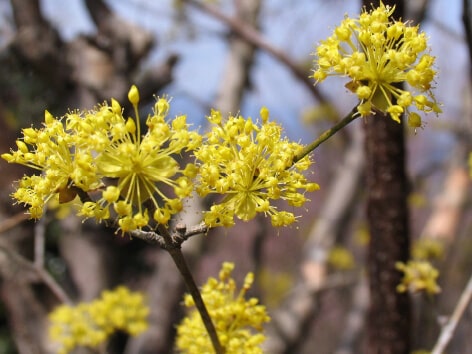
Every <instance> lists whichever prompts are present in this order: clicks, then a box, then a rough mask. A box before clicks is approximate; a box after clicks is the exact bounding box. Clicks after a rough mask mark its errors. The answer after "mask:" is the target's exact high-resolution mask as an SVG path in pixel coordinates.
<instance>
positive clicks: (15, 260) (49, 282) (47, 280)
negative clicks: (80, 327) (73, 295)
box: [0, 245, 72, 304]
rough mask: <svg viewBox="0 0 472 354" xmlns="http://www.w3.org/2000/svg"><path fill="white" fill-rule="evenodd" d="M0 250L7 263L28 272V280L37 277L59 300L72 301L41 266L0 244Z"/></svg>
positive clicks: (67, 302) (34, 279)
mask: <svg viewBox="0 0 472 354" xmlns="http://www.w3.org/2000/svg"><path fill="white" fill-rule="evenodd" d="M0 252H1V253H3V255H4V256H5V257H6V258H7V259H8V263H9V264H10V267H11V268H13V269H21V270H23V271H26V272H29V278H30V281H37V280H38V279H39V280H41V281H42V282H43V283H44V284H45V285H46V286H47V287H48V288H49V289H50V290H51V292H52V293H53V294H54V295H55V296H56V298H57V299H58V300H59V301H60V302H62V303H66V304H71V303H72V300H71V299H70V298H69V296H68V295H67V294H66V292H65V291H64V290H63V289H62V288H61V286H60V285H59V284H58V283H57V282H56V281H55V280H54V278H53V277H51V275H50V274H49V273H48V272H46V271H45V270H44V269H43V268H40V267H37V266H36V265H34V263H32V262H31V261H29V260H27V259H26V258H24V257H23V256H21V255H20V254H18V253H17V252H14V251H12V250H10V249H9V248H8V247H6V246H4V245H0ZM0 264H3V261H0ZM5 271H6V269H3V272H5ZM10 276H12V277H16V276H15V275H13V274H10ZM36 277H37V279H36ZM7 278H8V276H7ZM26 278H28V274H26Z"/></svg>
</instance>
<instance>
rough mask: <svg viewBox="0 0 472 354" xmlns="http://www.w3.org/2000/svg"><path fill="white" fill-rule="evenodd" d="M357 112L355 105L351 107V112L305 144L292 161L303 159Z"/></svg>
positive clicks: (356, 115) (349, 121)
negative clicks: (308, 143)
mask: <svg viewBox="0 0 472 354" xmlns="http://www.w3.org/2000/svg"><path fill="white" fill-rule="evenodd" d="M356 113H357V106H356V107H355V108H353V110H352V111H351V112H349V114H348V115H347V116H345V117H344V118H343V119H341V120H340V121H339V122H338V123H336V124H335V125H334V126H332V127H331V128H329V129H328V130H326V131H325V132H323V133H322V134H321V135H320V136H319V137H318V138H317V139H316V140H314V141H313V142H312V143H311V144H310V145H307V146H306V147H305V149H303V151H302V152H301V153H300V154H298V155H296V156H295V158H294V159H293V163H295V162H297V161H300V160H301V159H303V158H304V157H305V156H306V155H308V154H309V153H310V152H312V151H314V150H315V149H316V148H317V147H318V146H320V145H321V144H322V143H324V142H325V141H326V140H328V139H329V138H331V137H332V136H333V135H334V134H336V133H337V132H338V131H339V130H340V129H342V128H344V127H345V126H346V125H348V124H349V123H351V122H352V121H353V120H354V119H356V118H357V117H359V114H356Z"/></svg>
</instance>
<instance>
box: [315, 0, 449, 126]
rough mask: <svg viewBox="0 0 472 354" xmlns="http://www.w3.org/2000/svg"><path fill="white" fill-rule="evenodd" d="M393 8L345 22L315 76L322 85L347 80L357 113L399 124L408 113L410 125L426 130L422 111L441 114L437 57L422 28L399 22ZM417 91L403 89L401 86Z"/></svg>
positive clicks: (323, 50)
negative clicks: (436, 88)
mask: <svg viewBox="0 0 472 354" xmlns="http://www.w3.org/2000/svg"><path fill="white" fill-rule="evenodd" d="M394 9H395V8H394V7H390V6H388V5H387V6H385V5H384V4H382V3H381V4H380V6H379V7H378V8H376V9H372V10H371V11H369V12H367V10H365V9H364V11H363V12H362V14H361V15H360V16H359V18H358V19H352V18H349V17H346V18H345V19H344V20H343V21H342V23H341V24H340V25H339V26H338V27H336V28H335V30H334V32H333V34H332V35H331V36H330V37H329V38H328V39H326V40H324V41H322V42H321V44H320V45H319V46H318V47H317V49H316V53H315V54H316V56H317V58H316V60H315V70H314V74H313V77H314V79H315V80H316V81H317V82H321V81H323V80H324V79H326V77H327V76H336V75H337V76H346V77H348V78H350V79H351V81H350V82H349V83H347V84H346V87H347V88H348V89H349V90H351V91H352V92H354V93H355V94H356V95H357V97H358V98H359V100H360V103H359V105H358V107H357V110H358V112H359V114H360V115H361V116H368V115H370V114H371V112H372V111H373V109H377V110H379V111H381V112H383V113H388V114H389V115H390V117H391V118H392V119H393V120H395V121H397V122H400V115H401V114H402V113H406V114H407V117H408V123H409V125H410V126H412V127H414V128H417V127H421V125H422V122H421V117H420V116H419V114H418V113H417V112H414V111H412V108H416V110H417V111H423V112H426V113H428V112H434V113H436V114H438V113H441V109H440V108H439V105H438V104H437V102H436V99H435V97H434V95H433V93H432V90H431V89H432V85H433V83H434V78H435V76H436V71H435V70H434V69H433V64H434V61H435V58H434V57H433V56H431V55H430V54H428V53H425V51H426V50H427V48H428V44H427V38H426V35H425V34H424V33H419V27H418V26H415V27H413V26H409V25H408V24H407V23H405V22H402V21H394V20H393V19H391V16H392V14H393V12H394ZM403 82H404V83H408V84H409V85H410V87H411V88H412V89H411V91H410V90H403V89H400V88H399V87H398V85H396V84H399V83H403Z"/></svg>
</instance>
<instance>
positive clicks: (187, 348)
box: [176, 262, 270, 354]
mask: <svg viewBox="0 0 472 354" xmlns="http://www.w3.org/2000/svg"><path fill="white" fill-rule="evenodd" d="M233 269H234V264H233V263H229V262H225V263H223V266H222V268H221V270H220V273H219V280H217V279H215V278H210V279H209V280H208V281H207V283H206V284H205V285H204V286H203V287H202V290H201V293H202V297H203V300H204V301H205V304H206V306H207V308H208V312H209V314H210V317H211V319H212V321H213V323H214V325H215V328H216V332H217V334H218V338H219V340H220V342H221V345H222V346H223V347H224V348H225V353H227V354H258V353H260V354H262V349H261V348H260V345H261V343H262V342H263V341H264V340H265V336H264V335H263V334H262V329H263V328H262V327H263V324H264V323H266V322H269V321H270V317H269V316H268V315H267V313H266V309H265V306H263V305H259V304H258V300H257V299H256V298H251V299H249V300H246V299H245V298H244V297H245V295H246V293H247V291H248V290H249V289H250V287H251V285H252V283H253V281H254V276H253V274H252V273H249V274H247V275H246V278H245V279H244V285H243V287H242V288H241V290H240V291H239V293H238V294H236V283H235V281H234V280H233V279H232V278H231V272H232V271H233ZM184 302H185V306H187V307H189V308H192V311H191V313H190V314H189V315H188V316H187V317H185V318H184V319H183V321H182V322H181V323H180V324H179V326H178V327H177V340H176V345H177V349H178V350H179V351H180V352H181V353H183V354H200V353H212V352H213V347H212V344H211V341H210V338H209V336H208V334H207V333H206V330H205V327H204V325H203V322H202V320H201V317H200V314H199V313H198V312H197V310H196V309H195V308H194V306H195V304H194V302H193V299H192V297H191V296H190V295H188V294H187V295H186V296H185V299H184Z"/></svg>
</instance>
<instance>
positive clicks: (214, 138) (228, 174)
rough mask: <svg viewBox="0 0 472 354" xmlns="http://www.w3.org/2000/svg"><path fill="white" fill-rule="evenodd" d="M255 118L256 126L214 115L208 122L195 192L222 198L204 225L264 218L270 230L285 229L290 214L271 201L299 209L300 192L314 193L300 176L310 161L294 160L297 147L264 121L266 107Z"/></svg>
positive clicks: (290, 220) (314, 187)
mask: <svg viewBox="0 0 472 354" xmlns="http://www.w3.org/2000/svg"><path fill="white" fill-rule="evenodd" d="M260 115H261V119H262V122H261V123H260V124H257V123H254V122H253V121H252V120H251V118H248V119H244V118H243V117H240V116H231V117H229V118H228V119H226V120H223V119H222V117H221V113H220V112H218V111H212V112H211V115H210V116H209V117H208V120H209V122H210V123H211V125H212V128H211V131H210V132H209V133H208V134H207V135H206V138H205V139H204V141H203V144H202V145H201V146H200V147H199V148H198V149H197V150H196V151H195V156H196V158H197V161H198V163H199V166H200V171H199V175H198V182H199V183H198V186H197V192H198V193H199V194H200V195H202V196H206V195H208V194H217V195H220V196H221V197H222V199H221V200H220V201H217V202H216V203H215V204H214V205H213V206H212V207H211V209H210V210H209V211H207V212H206V213H205V223H206V224H207V225H209V226H215V225H224V226H232V225H233V224H234V217H233V215H234V216H236V217H237V218H239V219H241V220H250V219H252V218H254V216H255V215H256V214H257V213H264V214H268V215H270V218H271V221H272V225H274V226H283V225H289V224H291V223H293V222H294V221H295V216H294V214H293V213H291V212H287V211H279V210H278V209H277V208H276V207H275V206H274V205H273V204H271V200H277V199H282V200H285V201H286V202H287V203H288V204H289V205H291V206H297V207H299V206H302V205H303V204H304V203H305V202H306V201H307V198H306V197H305V193H304V192H306V191H309V192H311V191H315V190H317V189H319V186H318V185H317V184H316V183H311V182H309V181H308V180H307V179H306V177H305V176H304V175H303V174H302V173H301V172H302V171H304V170H307V169H308V168H309V167H310V165H311V163H312V162H311V161H310V158H309V157H308V156H306V157H304V158H303V159H301V160H299V161H296V162H295V160H294V158H295V156H296V155H297V154H298V153H300V152H301V151H302V150H303V146H302V145H300V144H298V143H295V142H290V141H288V140H287V139H283V138H282V137H281V135H282V128H281V126H280V125H278V124H276V123H275V122H270V121H269V112H268V110H267V109H266V108H262V109H261V112H260Z"/></svg>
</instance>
